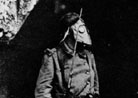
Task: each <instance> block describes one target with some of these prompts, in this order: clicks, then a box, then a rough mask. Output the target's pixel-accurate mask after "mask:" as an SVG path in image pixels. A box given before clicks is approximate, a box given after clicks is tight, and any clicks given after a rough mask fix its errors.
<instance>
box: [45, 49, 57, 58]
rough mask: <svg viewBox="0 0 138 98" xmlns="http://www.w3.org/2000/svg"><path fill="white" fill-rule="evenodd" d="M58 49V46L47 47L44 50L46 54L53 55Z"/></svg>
mask: <svg viewBox="0 0 138 98" xmlns="http://www.w3.org/2000/svg"><path fill="white" fill-rule="evenodd" d="M56 50H57V49H56V48H52V49H50V48H47V49H45V50H44V54H46V55H48V56H52V55H53V54H54V53H55V52H56Z"/></svg>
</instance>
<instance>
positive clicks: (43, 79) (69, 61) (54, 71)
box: [35, 42, 99, 98]
mask: <svg viewBox="0 0 138 98" xmlns="http://www.w3.org/2000/svg"><path fill="white" fill-rule="evenodd" d="M88 93H92V94H93V93H99V83H98V75H97V70H96V65H95V60H94V56H93V54H92V53H91V52H89V51H88V50H83V51H79V52H76V54H75V55H74V56H73V50H71V49H70V48H69V47H68V46H67V45H66V44H65V43H64V42H63V43H62V44H60V45H59V47H57V48H54V49H52V50H49V51H47V52H46V54H45V55H44V59H43V65H42V67H41V69H40V73H39V77H38V81H37V85H36V89H35V97H36V98H52V97H53V98H64V96H69V95H71V96H74V97H69V98H75V96H85V95H86V94H88Z"/></svg>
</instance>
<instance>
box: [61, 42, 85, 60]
mask: <svg viewBox="0 0 138 98" xmlns="http://www.w3.org/2000/svg"><path fill="white" fill-rule="evenodd" d="M60 44H61V47H62V49H63V50H64V51H65V52H66V53H67V54H69V55H71V56H73V49H71V48H70V47H69V46H68V45H67V43H66V42H64V41H63V42H61V43H60ZM86 51H87V50H85V49H84V50H82V51H76V52H77V53H78V55H79V56H80V57H82V58H86Z"/></svg>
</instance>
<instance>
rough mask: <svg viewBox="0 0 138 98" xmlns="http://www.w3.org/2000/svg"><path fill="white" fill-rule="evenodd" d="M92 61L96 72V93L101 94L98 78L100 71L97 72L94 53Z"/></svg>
mask: <svg viewBox="0 0 138 98" xmlns="http://www.w3.org/2000/svg"><path fill="white" fill-rule="evenodd" d="M92 63H93V68H94V72H95V77H94V93H96V94H99V78H98V73H97V68H96V63H95V58H94V55H93V54H92Z"/></svg>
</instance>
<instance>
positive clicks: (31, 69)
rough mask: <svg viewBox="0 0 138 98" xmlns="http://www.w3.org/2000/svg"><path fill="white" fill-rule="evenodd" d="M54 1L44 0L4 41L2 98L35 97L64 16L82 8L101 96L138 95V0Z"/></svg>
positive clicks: (1, 51)
mask: <svg viewBox="0 0 138 98" xmlns="http://www.w3.org/2000/svg"><path fill="white" fill-rule="evenodd" d="M55 1H56V0H40V1H39V3H38V4H37V5H36V6H35V8H34V10H33V11H32V12H31V14H30V16H29V17H28V18H27V20H26V22H25V23H24V25H23V27H22V28H21V30H20V31H19V32H18V34H17V36H16V37H15V38H14V39H13V40H12V41H10V43H9V44H8V45H6V44H3V43H0V98H34V89H35V83H36V80H37V76H38V73H39V69H40V67H41V60H42V57H43V51H44V49H45V48H47V47H53V46H54V45H56V44H57V42H58V41H59V39H58V38H59V34H58V22H59V18H60V17H61V16H62V15H63V14H64V13H66V12H68V11H75V12H77V13H79V11H80V8H83V14H82V18H84V20H85V22H86V24H87V26H88V28H89V29H90V32H91V37H92V40H93V53H94V54H95V59H96V63H97V70H98V73H99V81H100V93H101V98H118V97H121V98H138V95H137V93H138V92H137V91H138V66H137V64H138V63H137V62H138V38H137V36H138V33H137V32H138V18H137V17H138V3H137V2H134V1H133V2H132V1H131V2H130V1H128V0H57V2H58V3H55ZM64 7H65V8H64Z"/></svg>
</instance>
